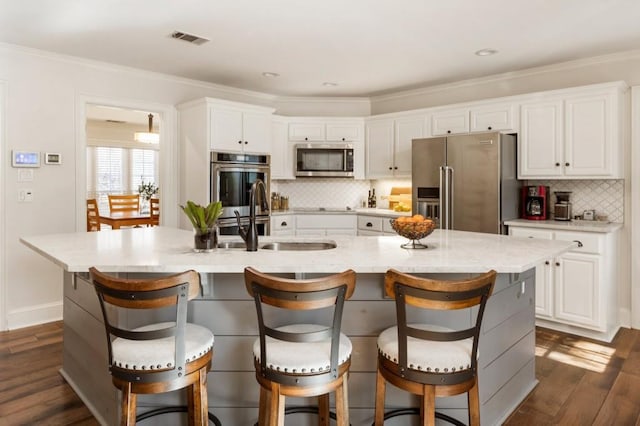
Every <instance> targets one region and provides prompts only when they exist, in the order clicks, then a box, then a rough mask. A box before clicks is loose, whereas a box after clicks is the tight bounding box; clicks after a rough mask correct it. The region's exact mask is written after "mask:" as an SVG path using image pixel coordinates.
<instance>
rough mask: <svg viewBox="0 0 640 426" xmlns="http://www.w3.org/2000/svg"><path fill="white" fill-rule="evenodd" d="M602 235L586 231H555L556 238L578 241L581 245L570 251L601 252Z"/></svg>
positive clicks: (602, 244)
mask: <svg viewBox="0 0 640 426" xmlns="http://www.w3.org/2000/svg"><path fill="white" fill-rule="evenodd" d="M603 239H604V236H601V235H599V234H593V233H587V232H570V231H556V240H561V241H579V242H580V243H581V244H582V247H577V248H575V249H573V250H571V251H573V252H578V253H595V254H599V253H602V248H603V246H604V242H603Z"/></svg>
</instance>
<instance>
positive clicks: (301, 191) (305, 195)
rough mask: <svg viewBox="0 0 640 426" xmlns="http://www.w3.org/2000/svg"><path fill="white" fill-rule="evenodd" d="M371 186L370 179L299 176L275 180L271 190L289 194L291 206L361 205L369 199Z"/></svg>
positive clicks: (292, 207)
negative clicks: (294, 178) (292, 178)
mask: <svg viewBox="0 0 640 426" xmlns="http://www.w3.org/2000/svg"><path fill="white" fill-rule="evenodd" d="M370 188H371V182H370V181H368V180H353V179H344V178H334V179H330V178H328V179H323V178H298V179H296V180H273V181H271V192H279V193H280V194H281V195H287V196H289V208H290V209H294V208H296V207H298V208H304V207H326V208H345V207H351V208H356V207H360V206H361V203H362V200H366V199H367V194H368V192H369V189H370Z"/></svg>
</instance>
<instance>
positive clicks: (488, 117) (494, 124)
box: [469, 103, 515, 132]
mask: <svg viewBox="0 0 640 426" xmlns="http://www.w3.org/2000/svg"><path fill="white" fill-rule="evenodd" d="M513 115H514V114H513V104H512V103H508V104H495V105H486V106H480V107H474V108H471V111H470V121H471V123H470V128H469V130H470V131H471V132H489V131H495V130H515V127H514V124H513Z"/></svg>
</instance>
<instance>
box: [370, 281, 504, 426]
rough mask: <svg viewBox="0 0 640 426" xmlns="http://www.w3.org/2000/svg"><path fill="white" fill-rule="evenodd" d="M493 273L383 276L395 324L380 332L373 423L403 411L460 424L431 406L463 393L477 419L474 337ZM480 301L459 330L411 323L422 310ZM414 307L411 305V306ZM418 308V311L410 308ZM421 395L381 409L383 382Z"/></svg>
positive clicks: (471, 419)
mask: <svg viewBox="0 0 640 426" xmlns="http://www.w3.org/2000/svg"><path fill="white" fill-rule="evenodd" d="M495 280H496V272H495V271H493V270H491V271H489V272H487V273H485V274H482V275H479V276H477V277H474V278H471V279H468V280H460V281H441V280H432V279H428V278H419V277H415V276H412V275H409V274H404V273H402V272H398V271H396V270H393V269H391V270H389V271H387V273H386V275H385V292H386V294H387V295H388V296H390V297H392V298H394V299H395V302H396V316H397V326H394V327H390V328H388V329H386V330H384V331H383V332H382V333H381V334H380V336H379V337H378V372H377V377H376V402H375V407H376V408H375V423H374V425H376V426H381V425H382V424H383V422H384V420H386V419H389V418H391V417H395V416H396V415H402V414H420V418H421V424H422V425H434V424H435V418H436V417H438V418H440V419H443V420H446V421H448V422H451V423H453V424H457V425H463V423H461V422H459V421H458V420H456V419H454V418H452V417H450V416H447V415H445V414H442V413H436V411H435V397H437V396H451V395H458V394H461V393H467V401H468V405H469V424H471V425H479V424H480V401H479V396H478V371H477V367H478V360H477V354H478V340H479V336H480V327H481V324H482V317H483V314H484V309H485V306H486V303H487V299H488V298H489V296H490V295H491V293H492V291H493V286H494V283H495ZM474 306H478V312H477V315H476V317H475V321H474V324H473V325H472V327H470V328H467V329H463V330H452V329H449V328H445V327H441V326H436V325H430V324H424V323H415V322H413V320H412V319H411V318H408V317H412V316H414V315H415V314H417V313H418V312H419V313H421V314H422V313H424V312H425V311H424V310H440V311H441V310H452V309H468V308H471V307H474ZM410 307H413V308H410ZM414 310H417V311H418V312H413V311H414ZM387 381H388V382H389V383H391V384H393V385H394V386H396V387H398V388H400V389H402V390H405V391H407V392H411V393H413V394H415V395H420V396H421V397H422V398H421V399H420V409H419V410H418V409H400V410H393V411H390V412H388V413H387V414H386V415H385V413H384V399H385V387H386V382H387Z"/></svg>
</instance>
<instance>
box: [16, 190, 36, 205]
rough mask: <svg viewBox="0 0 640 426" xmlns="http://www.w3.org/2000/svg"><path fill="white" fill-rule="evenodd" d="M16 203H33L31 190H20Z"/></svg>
mask: <svg viewBox="0 0 640 426" xmlns="http://www.w3.org/2000/svg"><path fill="white" fill-rule="evenodd" d="M18 201H19V202H21V203H31V202H33V190H32V189H21V190H19V191H18Z"/></svg>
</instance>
